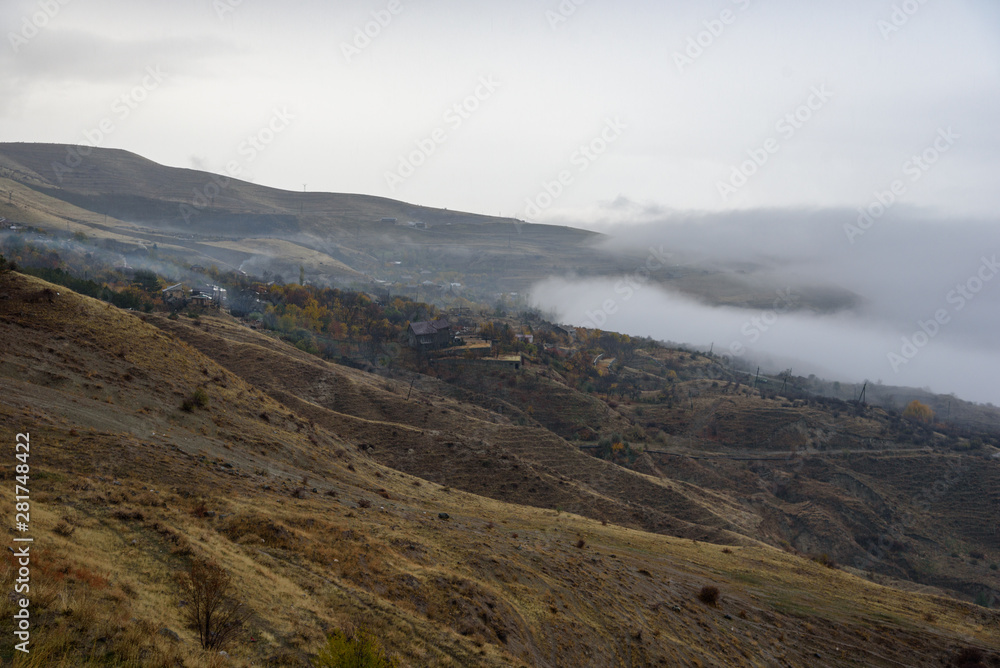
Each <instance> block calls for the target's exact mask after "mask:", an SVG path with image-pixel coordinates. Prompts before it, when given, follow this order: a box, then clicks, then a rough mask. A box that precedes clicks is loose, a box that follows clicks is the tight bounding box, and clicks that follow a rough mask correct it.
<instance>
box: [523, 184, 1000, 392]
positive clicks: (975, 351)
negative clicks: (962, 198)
mask: <svg viewBox="0 0 1000 668" xmlns="http://www.w3.org/2000/svg"><path fill="white" fill-rule="evenodd" d="M879 212H880V209H879V208H878V207H872V208H869V209H868V210H865V209H862V210H856V211H848V210H812V211H807V210H802V211H797V210H776V211H770V210H767V211H739V212H728V213H716V214H691V213H677V212H670V211H662V210H657V209H649V208H646V209H640V208H639V207H637V206H636V205H634V204H633V203H631V202H627V201H618V202H615V203H613V204H611V205H609V206H608V207H607V208H606V209H605V210H603V211H602V212H601V214H602V215H601V216H599V217H597V218H595V219H594V220H591V221H587V222H586V223H581V222H580V221H576V222H575V225H576V226H580V227H587V228H590V229H595V230H598V231H601V232H604V233H606V234H607V235H609V236H608V238H607V240H605V241H604V242H603V243H604V245H605V247H606V248H607V249H608V250H609V251H613V252H616V253H628V254H630V255H631V256H633V257H635V258H636V269H635V271H634V272H631V273H630V274H629V275H626V276H619V277H601V278H596V277H587V276H585V275H584V276H576V277H567V276H561V277H550V278H549V279H547V280H544V281H542V282H540V283H538V284H536V285H535V286H534V287H533V290H532V296H533V299H534V301H535V303H536V305H537V306H539V307H540V308H542V309H545V310H554V311H555V312H556V313H557V315H558V318H559V319H560V320H562V321H563V322H566V323H568V324H572V325H583V326H588V327H598V328H601V329H606V330H614V331H619V332H623V333H628V334H633V335H641V336H650V337H653V338H655V339H659V340H666V341H673V342H678V343H686V344H689V345H693V346H695V347H698V348H703V349H706V350H707V349H708V348H709V346H710V345H714V351H715V352H716V353H719V354H724V355H729V356H731V357H733V358H741V359H743V360H745V361H746V362H748V363H758V362H759V363H761V364H763V365H764V367H765V368H767V369H769V370H779V369H780V368H788V367H792V369H793V371H794V372H795V373H796V374H808V373H815V374H817V375H819V376H823V377H826V378H831V379H836V380H843V381H849V382H860V381H863V380H865V379H870V380H873V381H876V380H882V381H883V382H885V383H886V384H892V385H909V386H914V387H927V388H930V389H931V390H933V391H935V392H940V393H950V392H954V393H955V394H956V395H958V396H960V397H962V398H964V399H968V400H972V401H978V402H991V403H995V404H1000V383H997V376H998V372H1000V337H998V336H997V331H998V329H1000V264H998V260H1000V225H998V224H997V223H996V222H993V221H982V220H951V219H945V218H943V217H940V216H937V217H936V216H932V215H928V214H927V213H925V212H919V211H913V210H905V209H903V208H902V207H897V208H896V209H890V210H888V211H885V210H882V211H881V215H876V214H877V213H879ZM865 214H867V215H865ZM559 222H562V223H565V224H572V223H571V221H559ZM678 268H681V269H684V268H686V269H687V270H691V269H695V268H697V269H707V270H710V271H712V272H717V273H720V274H724V275H725V277H726V278H727V279H729V280H730V281H739V282H741V283H743V284H745V285H747V286H749V290H748V292H750V291H752V292H753V293H754V294H755V295H757V296H758V301H757V303H758V304H759V303H760V299H759V298H760V296H767V297H768V299H769V298H770V296H773V300H771V301H770V302H769V307H768V308H760V307H758V308H754V309H750V308H740V307H736V306H729V305H725V306H720V305H718V303H717V302H716V303H712V300H711V299H710V298H702V299H696V298H694V297H692V296H690V295H685V294H682V293H680V292H678V291H677V290H675V289H673V288H672V287H671V286H670V282H669V280H668V277H669V276H670V275H671V274H672V273H673V274H676V273H677V270H678ZM581 274H585V272H582V271H581ZM824 290H826V291H830V292H835V293H840V294H843V293H851V294H853V295H855V296H856V298H855V299H852V300H850V304H851V305H850V306H843V305H841V306H838V307H837V308H834V309H830V308H823V304H822V303H821V301H822V300H817V299H816V297H815V295H816V294H821V293H822V292H823V291H824ZM841 303H843V302H841Z"/></svg>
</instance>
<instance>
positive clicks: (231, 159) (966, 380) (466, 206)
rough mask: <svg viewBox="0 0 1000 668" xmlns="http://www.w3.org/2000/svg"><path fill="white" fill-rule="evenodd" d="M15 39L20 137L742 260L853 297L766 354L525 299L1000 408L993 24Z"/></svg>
mask: <svg viewBox="0 0 1000 668" xmlns="http://www.w3.org/2000/svg"><path fill="white" fill-rule="evenodd" d="M0 22H2V25H3V26H4V31H5V43H4V44H3V45H2V48H0V119H2V124H0V128H2V137H0V139H2V140H3V141H39V142H67V143H86V144H90V145H98V146H103V147H113V148H123V149H127V150H130V151H134V152H136V153H139V154H141V155H143V156H146V157H148V158H150V159H152V160H155V161H157V162H160V163H164V164H167V165H173V166H179V167H195V168H199V169H205V170H209V171H213V172H220V173H223V172H230V173H231V174H232V175H236V174H233V170H238V175H239V176H240V177H241V178H246V179H248V180H251V181H254V182H257V183H261V184H266V185H271V186H276V187H281V188H287V189H291V190H301V189H302V188H303V187H306V188H308V190H310V191H318V190H324V191H335V192H356V193H365V194H373V195H382V196H386V197H393V198H397V199H402V200H405V201H409V202H413V203H417V204H423V205H429V206H439V207H446V208H451V209H463V210H468V211H475V212H478V213H487V214H502V215H505V216H516V217H518V218H522V219H527V220H531V221H536V222H555V223H560V224H569V225H574V226H580V227H588V228H591V229H601V230H603V231H609V232H612V233H613V234H615V235H616V236H617V237H618V240H617V242H616V243H619V244H623V245H632V246H634V247H635V248H636V249H637V250H638V251H639V252H640V254H641V253H642V252H644V251H643V249H644V248H646V247H661V246H665V247H666V248H667V249H668V251H669V252H671V253H673V254H674V259H675V261H677V262H682V263H694V264H698V263H701V265H711V266H713V267H717V268H718V267H721V268H723V269H724V270H734V269H733V268H734V267H735V266H736V264H737V263H743V264H744V265H746V264H747V263H750V264H754V266H756V267H757V270H758V275H757V278H758V279H759V278H760V276H761V275H764V276H766V277H767V280H768V281H770V284H771V285H772V286H773V287H774V288H775V289H792V290H793V291H794V290H800V291H801V290H806V289H807V288H810V287H812V288H815V287H817V286H818V287H832V288H834V289H838V290H849V291H851V292H853V293H855V294H856V295H858V298H859V299H858V301H857V303H856V305H855V306H854V307H852V308H849V309H844V310H843V311H842V312H839V313H836V314H832V315H831V314H822V315H820V314H812V315H810V314H808V313H792V312H784V311H782V313H781V316H782V317H781V318H780V322H779V323H777V324H774V325H769V327H768V329H767V331H766V332H765V331H764V330H761V329H760V328H759V327H757V326H756V325H750V326H748V325H747V323H748V322H751V320H750V318H753V317H762V316H769V317H770V314H766V313H751V312H747V311H746V310H736V309H713V308H711V307H708V306H706V305H704V304H697V303H695V302H692V301H690V300H689V298H687V297H682V296H679V295H674V294H669V293H664V292H662V291H660V290H656V289H643V290H639V291H636V292H635V299H633V300H631V301H630V302H628V303H627V301H628V300H625V299H624V298H623V296H622V294H621V293H618V292H616V291H615V289H614V288H615V286H616V283H615V280H616V279H612V280H611V281H608V282H605V283H602V284H600V285H593V284H584V283H582V282H580V281H568V282H566V281H565V280H564V281H563V282H562V283H560V280H561V279H560V278H559V277H556V278H555V279H553V280H552V281H549V282H546V283H543V284H542V285H540V286H537V289H536V290H535V293H536V295H537V297H538V299H539V302H540V303H542V304H544V305H548V306H553V307H557V308H558V310H559V311H560V316H561V317H563V318H564V319H565V320H566V321H568V322H573V323H575V324H585V323H587V322H588V314H589V313H592V312H596V309H599V308H601V307H602V305H603V304H604V301H605V300H606V298H608V297H607V296H608V295H610V298H613V299H616V300H618V301H617V304H618V306H619V307H620V311H619V312H618V313H617V314H616V315H615V316H614V317H613V318H609V322H608V325H607V327H608V328H609V329H617V330H619V331H627V332H631V333H638V334H651V335H654V336H657V337H659V338H664V339H670V340H675V341H685V342H690V343H694V344H705V345H707V344H708V343H709V342H713V341H714V342H716V343H717V344H719V345H721V346H724V347H726V348H730V347H731V346H732V345H733V344H739V345H740V346H745V347H746V349H747V351H748V353H758V354H761V355H774V356H779V355H786V356H787V355H791V356H794V357H796V358H798V359H802V360H806V361H808V362H809V363H810V364H812V365H815V366H816V368H817V369H818V370H820V371H828V372H829V373H830V374H831V375H835V376H840V377H842V378H844V379H848V380H851V379H853V380H859V381H860V380H862V379H863V378H865V377H870V378H873V379H874V378H884V379H885V381H886V382H905V383H909V384H913V385H927V386H930V387H932V388H933V389H935V390H938V391H945V392H949V391H957V392H959V393H960V394H961V395H963V396H966V397H969V398H973V399H977V400H981V401H982V400H991V401H995V402H1000V389H997V388H998V386H997V384H996V370H997V369H998V368H1000V343H998V337H997V336H996V332H997V331H998V329H1000V282H997V281H994V280H992V278H993V274H992V273H990V272H992V271H993V269H992V266H993V265H989V263H990V262H993V261H994V260H993V258H995V257H996V254H997V253H1000V234H998V229H1000V228H998V226H997V220H996V213H997V211H998V210H1000V207H998V204H1000V187H998V184H1000V161H998V159H997V158H998V156H1000V123H998V122H997V119H1000V3H997V2H995V0H864V1H862V0H842V1H841V2H837V3H818V2H808V3H807V2H790V1H787V0H786V1H780V0H770V1H764V0H713V1H710V2H704V1H702V2H694V1H678V2H652V1H646V2H639V1H637V0H632V1H628V0H626V1H617V2H609V1H608V0H539V1H529V0H509V1H508V2H504V3H495V2H469V1H464V2H460V1H458V0H373V1H371V2H356V1H352V2H336V3H329V2H321V1H319V0H298V1H291V2H289V1H283V2H277V0H172V1H171V2H170V3H166V2H154V1H152V0H129V1H128V2H123V1H113V0H41V1H39V0H35V2H30V1H21V0H5V1H4V2H3V3H2V5H0ZM866 212H867V216H868V217H867V218H866V217H865V213H866ZM984 263H987V265H988V266H986V265H984ZM984 266H986V268H983V267H984ZM727 268H728V269H727ZM981 270H982V271H983V273H979V272H980V271H981ZM986 275H989V280H986V281H983V282H982V283H980V284H978V285H977V283H976V281H977V276H981V277H985V276H986ZM563 278H564V277H563ZM979 280H981V279H979ZM970 281H971V283H970ZM970 285H971V286H972V287H978V290H977V291H976V292H975V299H974V300H973V299H965V298H964V297H963V298H962V300H963V304H962V306H963V308H959V307H958V304H959V302H958V300H957V298H956V299H953V297H954V291H955V289H956V287H960V286H970ZM942 310H943V311H944V313H943V315H944V316H945V317H946V318H947V322H946V323H944V324H942V325H941V326H940V328H939V329H938V330H935V334H934V335H933V336H929V337H923V335H921V334H920V333H919V332H920V331H922V330H921V323H924V324H925V325H926V323H927V322H928V319H932V318H934V316H935V314H936V313H938V312H939V311H942ZM650 314H660V315H657V316H655V317H652V316H650ZM591 324H593V323H591ZM755 331H758V333H759V336H755V335H754V334H753V332H755ZM923 331H925V330H923ZM748 332H749V334H748ZM914 336H917V341H918V343H920V342H922V343H923V344H925V345H922V346H920V348H919V351H917V350H916V349H913V350H911V352H914V353H919V354H914V355H912V356H908V357H905V359H906V361H905V362H904V363H899V362H898V359H897V360H896V363H895V364H894V362H893V359H894V358H893V357H892V355H896V356H897V358H898V357H899V356H902V355H903V354H904V353H905V352H907V350H910V349H908V348H906V343H907V341H911V342H912V341H913V337H914ZM924 338H926V339H927V340H924ZM751 339H753V340H751ZM800 368H801V367H800Z"/></svg>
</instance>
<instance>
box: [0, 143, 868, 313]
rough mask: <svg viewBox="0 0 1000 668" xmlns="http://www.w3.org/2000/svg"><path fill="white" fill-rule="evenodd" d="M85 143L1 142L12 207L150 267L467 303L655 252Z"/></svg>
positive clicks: (668, 277)
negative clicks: (301, 280) (301, 278)
mask: <svg viewBox="0 0 1000 668" xmlns="http://www.w3.org/2000/svg"><path fill="white" fill-rule="evenodd" d="M80 148H81V147H76V146H69V145H64V144H34V143H0V216H3V217H6V218H7V219H8V220H10V221H15V222H22V223H29V224H32V225H35V226H38V227H40V228H41V229H44V230H47V231H49V232H60V233H69V234H75V233H82V234H85V235H86V236H87V237H88V238H89V239H90V241H91V243H92V244H93V245H94V246H95V247H98V248H104V247H106V245H107V242H113V244H112V246H113V248H114V249H115V250H116V252H120V253H123V254H126V255H127V256H128V257H129V261H130V262H131V263H132V264H134V265H137V266H142V265H143V262H148V260H149V249H151V248H154V247H155V251H156V256H157V257H156V259H157V261H158V262H161V263H163V264H169V263H174V264H176V265H177V266H178V267H179V268H184V269H186V268H187V267H189V266H190V265H192V264H193V265H198V266H203V267H208V266H211V265H217V266H218V267H220V268H222V269H241V270H245V271H247V272H248V273H251V274H256V275H261V274H263V273H264V272H265V271H267V272H271V273H276V274H279V275H281V276H283V277H284V278H286V279H293V278H295V277H298V275H299V272H300V270H301V271H302V272H303V273H304V274H305V276H306V277H307V278H308V280H309V281H310V282H312V283H315V284H318V285H329V284H333V283H337V284H344V283H354V284H356V285H359V286H370V287H366V288H365V289H370V288H376V289H378V290H386V289H391V290H392V291H393V292H394V294H404V293H405V294H410V295H419V296H420V297H421V298H422V299H424V300H428V301H430V300H436V301H439V302H441V301H447V300H453V299H454V297H455V295H454V294H452V292H449V291H448V290H446V289H445V288H448V286H449V285H450V284H451V283H460V284H461V288H460V289H459V295H460V296H462V297H465V298H471V299H472V300H473V301H477V300H478V301H483V302H485V303H488V304H494V303H495V302H496V300H497V297H498V293H509V292H517V293H521V294H523V293H524V292H525V291H527V290H528V288H530V286H532V285H534V284H535V283H537V282H538V281H540V280H542V279H545V278H548V277H550V276H566V275H580V274H586V275H589V276H614V277H619V276H623V275H625V274H631V273H634V272H635V271H636V268H637V267H641V266H643V265H644V264H645V262H646V261H647V259H648V258H647V254H648V250H646V249H642V250H641V251H610V250H609V249H607V248H604V247H603V246H601V245H600V241H601V240H602V239H603V237H602V235H599V234H595V233H593V232H588V231H585V230H580V229H574V228H570V227H563V226H553V225H536V224H529V223H525V222H522V221H519V220H515V219H511V218H499V217H494V216H484V215H479V214H474V213H466V212H460V211H450V210H447V209H434V208H429V207H421V206H417V205H414V204H409V203H406V202H400V201H396V200H390V199H386V198H380V197H372V196H368V195H359V194H344V193H300V192H292V191H286V190H279V189H276V188H268V187H266V186H260V185H256V184H253V183H249V182H246V181H240V180H238V179H231V178H228V177H226V176H223V175H220V174H212V173H209V172H203V171H198V170H192V169H182V168H173V167H166V166H163V165H159V164H156V163H154V162H152V161H150V160H147V159H145V158H143V157H140V156H138V155H135V154H134V153H129V152H127V151H122V150H118V149H103V148H96V149H93V150H91V151H89V152H88V153H87V154H86V155H82V154H80ZM4 195H7V196H6V197H4ZM389 221H395V222H389ZM179 273H182V272H181V271H180V269H178V270H177V271H175V272H172V273H171V275H175V274H179ZM175 277H176V278H177V279H178V280H180V277H179V276H175ZM654 280H656V281H659V282H661V283H663V284H667V285H670V286H671V287H672V288H673V289H677V290H680V291H682V292H686V293H688V294H690V295H694V296H697V297H698V298H700V299H702V300H705V301H708V302H711V303H717V304H728V305H743V306H747V307H750V308H769V306H768V305H769V304H771V303H772V302H773V301H774V295H773V293H772V292H771V290H769V289H767V288H764V287H761V286H760V285H754V284H753V283H752V282H748V281H746V280H744V279H743V278H740V277H738V276H736V275H735V274H732V273H728V272H724V271H718V270H707V269H705V268H698V267H690V266H686V265H675V266H669V267H665V268H664V269H663V270H662V271H658V272H657V274H656V276H655V277H654ZM425 281H429V282H430V283H432V284H433V287H428V286H424V285H423V284H424V282H425ZM855 299H856V296H855V295H852V294H850V293H847V292H836V293H825V292H822V293H821V292H815V293H814V292H812V291H806V294H803V295H802V300H801V302H802V307H803V308H811V309H814V310H817V311H821V312H825V311H828V310H837V309H838V308H843V307H847V306H850V305H851V304H852V303H853V302H854V300H855Z"/></svg>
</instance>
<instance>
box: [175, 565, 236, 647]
mask: <svg viewBox="0 0 1000 668" xmlns="http://www.w3.org/2000/svg"><path fill="white" fill-rule="evenodd" d="M177 580H178V584H179V586H180V590H181V594H182V596H183V597H184V598H185V600H186V601H187V605H186V606H185V608H184V617H185V619H186V621H187V623H188V625H189V626H190V627H191V628H193V629H195V630H196V631H197V632H198V639H199V640H200V641H201V646H202V647H204V648H205V649H215V650H221V649H222V648H223V647H225V645H226V644H227V643H228V642H229V641H230V640H232V639H233V637H234V636H235V635H237V634H238V633H239V632H240V631H241V630H242V628H243V625H244V623H246V621H247V619H249V617H250V614H251V613H250V610H249V609H248V608H247V607H246V605H245V604H244V603H243V601H241V600H239V598H238V597H237V595H236V587H235V585H234V584H233V580H232V576H230V574H229V571H227V570H226V569H224V568H223V567H222V566H219V565H218V564H215V563H213V562H209V561H205V560H202V559H195V560H194V561H192V562H191V566H190V568H189V569H188V570H187V572H186V573H182V574H181V575H180V576H178V578H177Z"/></svg>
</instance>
